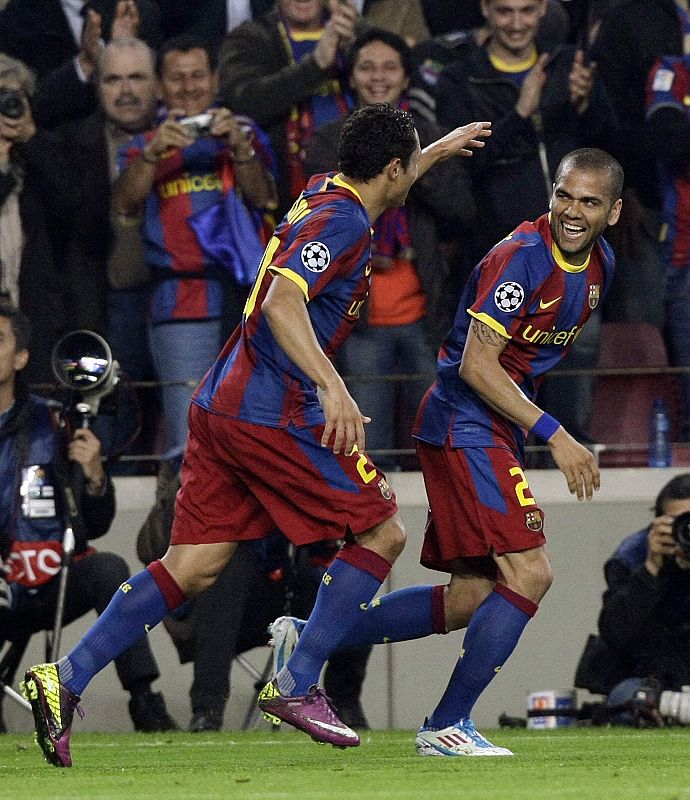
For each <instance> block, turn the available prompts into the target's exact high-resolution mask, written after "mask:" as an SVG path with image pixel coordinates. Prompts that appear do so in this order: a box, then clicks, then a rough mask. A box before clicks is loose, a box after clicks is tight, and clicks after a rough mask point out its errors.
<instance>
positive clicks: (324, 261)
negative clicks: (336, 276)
mask: <svg viewBox="0 0 690 800" xmlns="http://www.w3.org/2000/svg"><path fill="white" fill-rule="evenodd" d="M301 258H302V263H303V264H304V266H305V267H306V268H307V269H308V270H310V271H311V272H323V271H324V270H325V269H326V267H327V266H328V265H329V264H330V263H331V253H330V251H329V249H328V248H327V247H326V245H325V244H322V243H321V242H307V244H305V245H304V247H303V248H302V253H301Z"/></svg>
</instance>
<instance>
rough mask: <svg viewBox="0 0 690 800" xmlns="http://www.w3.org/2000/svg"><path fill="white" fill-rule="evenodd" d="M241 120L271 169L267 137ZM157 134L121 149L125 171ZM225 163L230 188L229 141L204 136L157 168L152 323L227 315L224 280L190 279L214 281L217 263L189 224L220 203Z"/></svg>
mask: <svg viewBox="0 0 690 800" xmlns="http://www.w3.org/2000/svg"><path fill="white" fill-rule="evenodd" d="M162 119H163V118H161V121H162ZM237 119H238V120H240V122H241V124H242V125H245V126H247V127H248V128H251V139H252V145H253V147H254V149H255V151H256V153H257V154H258V156H259V158H260V159H261V161H262V163H263V164H264V165H265V166H266V167H267V168H271V167H272V163H273V162H272V158H273V156H272V153H271V151H270V145H268V140H267V138H266V134H265V133H263V131H261V129H260V128H258V126H256V125H255V124H254V123H253V122H252V121H251V120H249V119H248V118H247V117H237ZM155 133H156V131H155V130H151V131H148V132H146V133H143V134H139V135H137V136H135V137H134V138H132V139H131V140H130V142H129V143H128V144H127V145H125V146H124V147H123V148H122V149H121V150H120V152H119V167H120V171H121V172H122V171H124V170H125V169H126V168H127V167H128V166H129V165H130V164H131V163H132V162H133V161H134V160H135V159H136V158H138V157H139V155H140V154H141V152H142V150H143V149H144V147H145V146H146V144H147V143H148V142H150V141H151V139H153V137H154V135H155ZM224 164H227V165H228V166H229V170H228V178H229V182H228V185H227V187H226V190H228V189H232V187H233V186H234V168H233V163H232V159H231V157H230V151H229V148H228V145H227V142H225V141H223V140H222V139H219V138H216V137H213V136H201V137H199V138H198V139H195V140H194V142H192V144H190V145H189V146H188V147H184V148H174V149H171V151H170V152H169V154H168V155H167V156H166V157H165V158H162V159H161V160H160V161H158V162H157V164H156V171H155V175H154V180H153V186H152V187H151V191H150V192H149V194H148V197H147V198H146V204H145V206H144V221H143V224H142V232H143V235H144V252H145V256H146V263H147V264H148V265H149V266H150V267H152V268H153V269H154V271H155V275H154V277H156V278H157V280H156V282H155V284H154V286H153V289H152V293H151V295H152V296H151V321H152V322H153V323H158V322H168V321H176V320H203V319H217V318H219V317H220V316H221V315H222V310H223V288H222V286H221V284H220V282H219V281H218V280H189V279H190V278H195V277H197V276H198V277H199V278H208V277H212V274H209V272H210V273H213V270H212V269H211V268H212V267H214V266H216V267H217V265H214V264H213V263H212V262H211V261H210V259H209V258H208V257H207V256H206V255H205V254H204V252H203V250H202V249H201V246H200V245H199V242H198V241H197V238H196V234H195V233H194V231H193V230H192V228H191V227H190V226H189V225H188V224H187V220H188V219H189V218H190V217H192V216H193V215H194V214H197V213H198V212H200V211H203V210H204V209H206V208H208V207H209V206H212V205H215V204H217V203H220V202H221V199H222V197H223V193H224V189H223V177H222V170H223V165H224ZM216 272H217V268H216ZM178 277H179V278H180V280H177V278H178ZM163 278H166V280H162V279H163Z"/></svg>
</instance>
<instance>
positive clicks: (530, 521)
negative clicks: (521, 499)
mask: <svg viewBox="0 0 690 800" xmlns="http://www.w3.org/2000/svg"><path fill="white" fill-rule="evenodd" d="M525 525H527V527H528V528H529V530H531V531H534V532H535V533H539V531H540V530H541V529H542V528H543V527H544V517H542V515H541V511H539V509H537V510H536V511H528V512H527V513H526V514H525Z"/></svg>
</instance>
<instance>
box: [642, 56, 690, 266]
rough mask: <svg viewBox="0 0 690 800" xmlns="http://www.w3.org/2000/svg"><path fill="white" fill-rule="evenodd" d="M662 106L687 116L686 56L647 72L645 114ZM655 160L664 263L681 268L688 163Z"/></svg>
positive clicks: (689, 212)
mask: <svg viewBox="0 0 690 800" xmlns="http://www.w3.org/2000/svg"><path fill="white" fill-rule="evenodd" d="M662 107H670V108H675V109H677V110H678V111H679V112H680V113H681V114H682V115H683V116H684V117H685V118H690V56H664V57H663V58H660V59H659V60H658V61H657V62H656V64H655V65H654V67H653V68H652V70H651V71H650V73H649V80H648V83H647V116H648V117H649V116H651V115H652V114H653V113H654V112H655V111H656V110H657V109H659V108H662ZM658 163H659V167H658V170H659V188H660V189H661V195H662V198H663V200H662V205H663V223H664V230H663V232H662V237H661V238H662V241H663V253H664V263H665V264H666V266H673V267H684V266H685V265H686V264H688V263H690V163H689V162H687V161H678V162H677V163H674V164H669V163H666V164H664V163H661V162H658Z"/></svg>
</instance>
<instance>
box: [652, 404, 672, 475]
mask: <svg viewBox="0 0 690 800" xmlns="http://www.w3.org/2000/svg"><path fill="white" fill-rule="evenodd" d="M669 428H670V420H669V416H668V408H667V407H666V401H665V400H664V398H663V397H657V399H656V400H655V401H654V407H653V408H652V430H651V434H652V436H651V442H650V444H649V466H650V467H670V466H671V441H670V436H669Z"/></svg>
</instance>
